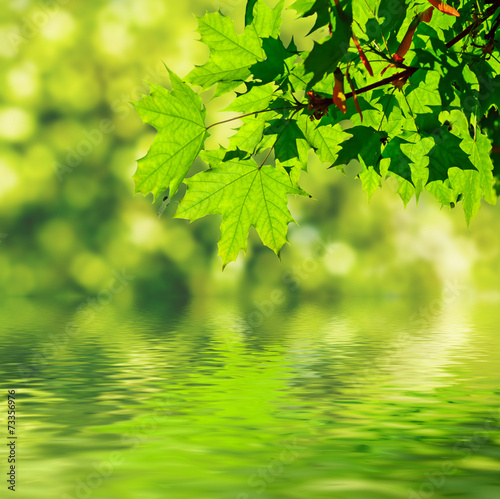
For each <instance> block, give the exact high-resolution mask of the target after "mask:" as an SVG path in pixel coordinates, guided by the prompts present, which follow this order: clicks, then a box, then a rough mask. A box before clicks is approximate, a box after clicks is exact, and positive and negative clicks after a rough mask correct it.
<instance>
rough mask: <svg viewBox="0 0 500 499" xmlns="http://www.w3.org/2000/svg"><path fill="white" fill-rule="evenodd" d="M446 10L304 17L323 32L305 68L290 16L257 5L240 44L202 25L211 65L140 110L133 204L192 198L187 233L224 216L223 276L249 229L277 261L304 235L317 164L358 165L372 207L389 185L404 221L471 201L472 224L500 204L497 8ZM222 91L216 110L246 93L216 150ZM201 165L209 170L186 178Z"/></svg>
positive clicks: (184, 205) (350, 11)
mask: <svg viewBox="0 0 500 499" xmlns="http://www.w3.org/2000/svg"><path fill="white" fill-rule="evenodd" d="M451 3H453V6H452V5H447V4H445V3H443V2H442V1H440V0H429V2H427V0H297V1H296V2H295V3H294V4H293V5H292V6H291V8H292V9H294V10H295V11H296V13H297V16H298V17H309V16H314V25H313V27H312V32H316V35H318V36H316V37H315V38H316V39H317V40H318V41H315V42H314V46H313V48H312V50H310V51H308V52H303V51H302V52H301V51H298V50H297V47H296V46H295V44H294V42H293V39H292V41H291V42H290V43H289V44H288V45H287V46H285V45H284V43H283V41H282V40H281V39H280V25H281V17H282V11H283V8H284V0H280V1H279V2H278V3H277V5H275V6H274V8H270V7H269V6H268V5H267V3H266V2H264V0H249V1H248V2H247V7H246V16H245V29H244V31H243V32H242V33H237V32H236V31H235V28H234V24H233V22H232V20H231V19H230V18H228V17H225V16H223V15H222V14H221V13H220V12H215V13H209V14H206V15H205V16H204V17H203V18H200V19H199V28H198V31H199V32H200V34H201V41H202V42H203V43H205V44H206V45H208V47H209V48H210V56H209V59H208V61H207V62H206V64H204V65H202V66H198V67H195V68H194V69H193V70H192V71H191V73H189V74H188V75H187V77H186V82H183V81H181V79H180V78H179V77H178V76H177V75H175V74H174V73H173V72H171V71H169V72H170V79H171V84H172V90H171V91H167V90H166V89H164V88H162V87H160V86H157V85H151V93H150V95H149V96H144V97H143V98H142V99H141V100H140V101H138V102H136V103H134V104H135V108H136V110H137V112H138V114H139V115H140V117H141V118H142V119H143V121H144V122H145V123H147V124H150V125H152V126H153V127H154V128H156V130H157V132H158V133H157V135H156V138H155V140H154V142H153V144H152V146H151V149H150V151H149V152H148V154H147V155H146V156H145V157H144V158H142V159H140V160H139V162H138V168H137V172H136V173H135V175H134V179H135V183H136V191H137V192H142V193H143V194H145V195H146V194H148V193H153V195H154V197H155V199H156V197H157V196H159V195H161V194H162V193H164V191H166V190H168V191H169V195H170V196H173V195H174V194H175V193H176V192H177V190H178V188H179V186H180V184H181V183H182V182H184V183H185V184H186V185H187V191H186V194H185V196H184V198H183V199H182V200H181V202H180V203H179V207H178V209H177V212H176V217H179V218H186V219H190V220H196V219H198V218H201V217H204V216H205V215H208V214H219V215H222V224H221V240H220V242H219V253H220V255H221V257H222V260H223V265H226V264H227V263H228V262H230V261H233V260H235V259H236V257H237V256H238V254H239V252H240V251H241V250H245V249H246V245H247V238H248V231H249V229H250V227H251V226H254V227H255V229H256V230H257V232H258V234H259V236H260V237H261V239H262V241H263V243H264V244H265V245H267V246H268V247H270V248H271V249H272V250H274V251H275V252H276V253H277V254H278V255H279V251H280V249H281V247H282V246H283V244H284V243H285V242H286V234H287V226H288V224H289V222H291V221H293V219H292V216H291V214H290V212H289V210H288V207H287V203H288V198H287V196H288V195H289V194H297V195H305V194H306V193H305V192H304V191H303V190H302V189H301V188H300V187H299V181H300V177H301V173H302V172H305V171H307V158H308V154H309V151H310V150H311V149H312V150H314V151H315V153H316V154H317V155H318V157H319V158H320V159H321V160H322V161H323V162H325V163H326V164H327V165H328V167H334V168H337V169H339V170H340V171H343V169H344V167H345V165H347V164H348V163H350V162H351V161H353V160H356V161H358V162H359V164H360V165H361V167H360V168H361V171H360V173H359V178H360V179H361V182H362V187H363V189H364V190H365V191H366V192H367V193H368V196H369V197H371V195H372V194H373V193H374V192H375V190H376V189H377V188H379V186H380V185H381V180H382V178H385V177H393V178H395V179H396V180H397V182H398V184H399V190H398V193H399V195H400V196H401V198H402V200H403V202H404V204H405V205H406V204H407V203H408V201H409V200H410V199H411V198H412V197H413V196H416V197H417V199H418V196H419V195H420V194H421V193H422V192H423V191H424V190H426V191H428V192H430V193H432V194H433V195H434V196H435V197H436V199H437V200H438V201H439V202H440V203H441V204H442V205H447V206H454V205H455V203H457V202H458V201H460V200H461V202H462V205H463V210H464V213H465V217H466V220H467V223H469V222H470V220H471V219H472V218H473V217H474V216H475V215H476V213H477V211H478V209H479V207H480V203H481V199H485V200H486V201H487V202H489V203H491V204H494V203H495V202H496V197H497V193H496V190H495V187H496V177H497V176H498V175H500V172H499V171H498V169H496V168H494V165H493V162H492V138H493V137H494V135H495V134H498V131H497V128H498V119H497V120H496V121H495V120H494V119H492V116H493V115H495V113H497V111H498V107H497V104H498V96H499V94H500V92H499V87H500V76H499V69H500V62H499V57H500V56H499V54H498V39H497V38H495V36H496V32H497V28H498V26H499V24H500V0H451ZM384 73H385V74H384ZM344 78H345V79H346V80H347V82H348V84H349V88H350V91H349V92H345V91H344ZM214 85H216V89H215V92H214V94H213V95H214V97H218V96H220V95H223V94H225V93H228V92H234V91H235V89H239V90H240V88H241V87H242V86H243V85H244V87H245V91H243V92H241V93H237V94H236V97H235V99H234V101H233V102H232V104H231V105H230V106H229V107H228V108H227V111H234V112H236V113H239V114H238V115H237V116H236V117H235V118H234V119H235V120H238V121H236V122H235V123H237V124H239V127H238V128H237V130H236V133H235V134H234V135H233V136H231V138H230V141H229V146H228V147H227V148H223V147H220V148H219V149H217V150H205V148H204V143H205V139H206V138H207V136H208V134H209V129H210V128H211V127H213V126H215V125H217V124H218V123H213V124H211V125H207V123H206V111H205V109H204V107H203V105H202V100H201V97H200V95H199V92H203V91H206V90H208V89H210V88H211V87H213V86H214ZM192 86H196V87H199V89H198V92H195V91H193V89H192ZM239 87H240V88H239ZM233 95H234V94H233ZM496 116H498V114H496ZM226 121H227V120H226ZM495 124H496V125H495ZM198 156H200V157H201V158H202V159H203V160H204V161H205V162H206V163H207V165H208V169H206V170H205V171H202V172H200V173H197V174H195V175H193V176H191V177H189V178H186V175H187V174H188V172H189V169H190V167H191V165H192V164H193V161H194V160H195V159H196V158H197V157H198Z"/></svg>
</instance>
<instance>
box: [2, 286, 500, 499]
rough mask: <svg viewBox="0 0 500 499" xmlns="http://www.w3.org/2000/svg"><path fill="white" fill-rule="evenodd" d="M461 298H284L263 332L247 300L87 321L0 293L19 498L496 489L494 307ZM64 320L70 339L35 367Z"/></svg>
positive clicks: (324, 497) (458, 294) (381, 498)
mask: <svg viewBox="0 0 500 499" xmlns="http://www.w3.org/2000/svg"><path fill="white" fill-rule="evenodd" d="M462 293H463V290H460V289H459V288H456V289H450V290H449V294H448V297H449V298H450V299H449V301H447V302H446V303H444V302H440V303H439V305H438V306H436V305H435V304H433V301H432V300H431V301H429V300H427V301H426V300H423V301H421V302H420V303H418V304H417V303H415V304H411V303H410V302H409V301H408V300H406V299H404V300H393V299H390V300H384V299H382V300H373V301H366V300H365V301H362V302H360V301H359V300H346V301H345V302H344V303H343V304H342V305H335V306H332V305H331V304H328V306H322V305H320V304H318V303H312V302H309V303H307V302H306V301H302V302H301V303H300V304H298V305H297V306H294V305H292V303H291V302H289V301H288V300H285V301H284V302H283V303H282V305H281V306H280V307H279V310H276V311H275V313H273V314H272V315H271V316H269V317H267V319H266V321H265V323H263V324H262V325H261V326H259V327H256V328H251V327H248V326H249V321H251V317H252V316H251V314H252V312H253V310H254V309H252V307H250V308H246V306H247V304H246V302H245V300H242V301H241V302H239V303H238V300H231V299H227V300H225V302H224V303H219V304H213V303H212V304H205V305H204V304H203V303H201V302H198V303H196V304H195V305H194V306H193V307H190V308H188V309H186V310H184V311H183V312H182V313H178V312H176V311H175V309H169V308H165V309H164V310H163V311H161V312H154V311H153V310H151V309H148V310H147V312H148V313H147V315H145V314H144V312H145V311H146V310H145V309H142V310H129V311H128V312H127V311H125V310H123V309H120V308H116V307H111V308H108V309H106V310H105V311H104V310H103V311H102V312H101V313H100V314H99V317H98V318H96V319H95V320H94V321H92V323H90V324H89V323H88V319H87V318H85V317H79V316H78V314H75V313H74V310H72V309H71V308H67V307H56V306H54V305H55V304H54V303H52V304H51V305H49V306H47V305H45V304H44V306H42V307H41V306H40V304H37V305H35V304H33V303H30V302H28V301H22V302H17V303H16V302H10V303H9V308H8V309H2V314H3V317H4V318H6V319H8V323H9V324H10V325H11V327H12V328H16V329H17V330H18V331H22V333H18V334H17V337H16V338H14V335H12V334H9V330H7V331H6V330H5V329H4V330H2V332H1V333H0V355H2V357H3V356H5V355H9V359H10V363H9V366H6V365H4V364H2V366H1V367H0V376H1V380H2V382H1V386H2V389H3V388H4V387H6V386H14V385H15V386H16V388H17V389H18V391H19V400H18V407H19V410H20V412H21V415H22V417H23V419H22V420H21V421H23V422H22V423H21V424H20V431H22V437H23V444H22V445H23V447H22V450H23V453H22V456H20V457H21V458H22V470H23V475H22V477H23V478H24V477H27V476H29V477H30V480H28V479H26V480H25V481H24V480H23V479H21V481H20V485H21V486H20V487H19V490H18V491H17V496H18V497H20V498H21V499H31V498H34V497H36V498H40V499H46V498H47V499H48V498H53V497H68V496H69V497H78V490H86V489H87V488H88V490H89V491H90V493H91V494H92V495H91V496H94V497H105V498H109V499H115V498H121V497H137V496H146V495H147V497H150V498H151V499H163V498H165V496H166V495H167V496H171V497H189V498H191V497H193V498H198V497H200V498H201V497H220V498H228V499H230V498H235V497H238V496H240V497H247V496H248V497H263V498H265V499H276V498H281V497H283V498H304V497H307V498H311V499H329V498H332V497H333V498H339V499H344V498H345V497H346V495H347V496H348V497H353V498H356V499H365V498H368V497H369V498H377V499H392V498H394V497H409V496H410V493H411V492H412V491H416V492H417V493H420V491H421V490H422V491H426V490H429V483H431V484H432V483H434V495H433V497H435V498H438V499H444V498H446V497H450V496H451V497H463V498H464V499H465V498H467V499H483V498H488V499H489V498H494V497H496V496H498V494H499V492H500V486H499V483H498V480H497V477H498V462H499V459H500V440H499V432H500V413H499V412H498V397H499V393H498V378H497V377H496V376H492V374H493V373H496V371H497V364H498V354H499V348H500V344H499V339H498V334H497V332H496V324H497V323H498V320H499V319H500V317H499V316H498V307H497V306H496V305H494V304H481V305H477V306H471V303H470V301H469V300H468V299H467V298H466V297H465V296H463V295H462ZM422 311H425V312H424V313H422ZM415 318H416V319H415ZM68 321H72V322H76V324H77V325H78V326H79V327H80V329H79V331H78V333H77V334H76V335H74V336H73V337H72V338H71V339H70V340H69V342H67V343H66V344H64V345H63V344H58V349H57V353H56V354H55V355H51V356H50V360H49V362H48V363H47V364H46V365H44V366H39V365H38V364H36V357H35V356H34V355H33V353H32V352H33V351H35V352H38V351H49V350H50V351H53V350H52V346H53V345H54V343H53V342H54V339H56V338H64V335H63V334H62V331H63V330H64V326H65V324H66V323H67V322H68ZM54 331H57V333H56V334H55V335H52V336H51V337H50V338H49V334H50V333H53V332H54ZM32 349H33V350H32ZM35 366H37V367H38V369H37V371H36V373H35V374H33V375H31V376H30V377H29V378H28V379H26V377H25V376H26V375H23V374H22V373H23V369H24V368H28V367H35ZM444 464H446V467H443V465H444ZM96 476H97V478H96ZM429 477H431V478H433V479H434V482H432V480H431V481H429ZM442 477H444V479H443V478H442ZM82 484H83V485H82ZM79 487H80V489H79ZM82 487H83V489H82ZM258 491H260V493H258ZM64 494H67V495H68V496H65V495H64Z"/></svg>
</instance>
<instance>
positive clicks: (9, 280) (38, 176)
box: [0, 0, 500, 303]
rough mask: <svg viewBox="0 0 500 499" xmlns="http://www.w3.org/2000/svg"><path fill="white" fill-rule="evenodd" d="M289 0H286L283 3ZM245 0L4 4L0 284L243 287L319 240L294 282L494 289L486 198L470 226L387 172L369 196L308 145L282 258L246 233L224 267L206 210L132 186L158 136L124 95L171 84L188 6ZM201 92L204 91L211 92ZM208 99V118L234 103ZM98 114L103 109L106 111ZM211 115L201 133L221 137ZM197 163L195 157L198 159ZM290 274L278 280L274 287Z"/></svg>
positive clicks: (137, 293)
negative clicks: (198, 213)
mask: <svg viewBox="0 0 500 499" xmlns="http://www.w3.org/2000/svg"><path fill="white" fill-rule="evenodd" d="M291 3H293V2H292V1H289V2H288V5H289V4H291ZM244 4H245V2H244V1H243V0H226V1H222V2H216V1H203V0H190V1H183V2H174V1H172V0H166V1H160V0H143V1H140V2H139V1H138V0H122V1H104V0H92V1H90V2H74V1H69V0H59V1H56V0H54V1H53V2H49V1H47V2H45V3H43V2H35V1H29V0H8V1H7V2H6V4H5V2H4V5H3V8H2V12H1V14H0V20H1V27H0V82H1V88H2V91H1V101H0V234H3V236H2V239H1V243H0V244H1V245H0V283H1V292H2V294H3V295H40V294H44V295H50V296H56V295H60V296H63V297H65V298H68V297H71V296H80V295H82V294H83V295H89V294H95V293H97V292H98V291H99V290H101V289H103V288H105V287H106V285H107V282H109V280H110V278H111V276H112V272H113V270H121V269H124V268H126V269H127V271H128V272H129V273H130V274H132V275H134V276H135V277H136V280H135V285H134V286H133V287H129V288H128V289H127V290H126V291H125V292H124V293H121V294H120V296H118V297H117V300H120V301H121V302H123V303H133V302H139V303H141V302H151V301H155V300H156V301H158V302H161V301H162V300H164V298H165V296H166V295H168V294H171V293H175V294H184V295H189V293H195V294H196V293H201V294H205V295H206V294H218V293H223V294H224V293H231V294H233V293H235V292H240V291H241V292H243V293H249V288H250V287H251V285H252V284H256V285H257V287H262V286H263V287H264V288H273V287H275V286H277V285H279V286H283V280H284V279H285V280H286V277H285V274H286V273H287V272H292V273H293V272H296V271H297V270H300V268H301V266H303V265H304V261H305V258H307V257H308V255H310V254H312V252H313V250H314V245H315V244H316V243H317V241H318V240H320V239H321V240H323V241H326V242H327V243H328V244H329V245H330V246H329V249H330V251H329V253H328V255H327V256H326V257H324V258H323V257H322V258H320V259H319V260H318V261H317V264H318V265H317V268H315V270H314V272H310V273H309V275H308V277H309V278H308V279H306V280H304V282H303V283H302V285H301V286H300V290H305V291H307V292H312V291H313V290H317V291H318V292H319V293H323V292H324V291H325V290H326V289H331V290H332V291H334V292H340V293H342V292H347V293H356V294H372V293H389V294H420V293H426V292H433V290H439V289H440V288H441V285H442V284H443V283H444V282H445V281H446V280H450V279H455V278H457V277H458V278H460V280H461V281H462V282H466V283H467V284H468V285H471V286H474V287H476V288H477V289H479V290H481V291H483V292H486V293H488V294H489V295H491V293H497V292H498V284H497V281H498V279H497V276H498V275H499V274H498V271H499V265H500V259H499V258H498V247H499V244H498V243H499V238H500V230H499V229H500V222H499V217H498V216H497V215H498V208H497V207H491V206H486V205H485V206H484V207H483V209H482V210H481V211H480V214H479V216H478V217H477V219H476V220H474V221H473V223H472V226H471V229H470V231H469V230H468V229H467V227H466V224H465V221H464V217H463V214H462V212H461V207H460V205H459V206H458V207H457V208H455V209H453V210H448V209H445V210H440V208H439V206H438V205H437V204H436V203H435V202H434V201H432V200H431V199H428V198H427V197H425V196H424V197H422V198H421V200H420V203H419V206H418V207H417V206H416V205H415V202H412V203H410V205H409V206H408V207H407V208H406V209H404V207H403V205H402V203H401V201H400V199H399V198H398V196H397V194H395V189H394V186H393V185H392V184H391V183H390V182H388V183H386V184H384V186H383V188H382V190H380V191H379V192H377V193H376V194H375V195H374V197H373V199H372V200H371V202H370V203H369V204H368V202H367V199H366V195H365V194H364V193H363V192H362V191H361V188H360V185H359V181H358V180H357V179H354V178H353V175H350V176H349V175H347V176H343V175H342V174H340V173H338V172H335V171H332V170H326V168H325V167H324V166H322V165H321V164H319V162H318V160H317V159H316V158H315V156H314V154H312V153H311V161H310V172H309V174H304V177H303V180H302V182H303V185H304V187H305V188H306V189H307V190H308V191H309V192H310V193H311V194H312V195H313V197H314V198H315V199H314V200H306V199H291V201H290V204H291V208H292V212H293V215H294V218H295V219H296V220H297V221H298V223H299V224H300V226H299V227H297V226H291V227H290V241H291V246H287V247H285V248H284V250H283V252H282V261H281V263H280V262H279V260H278V259H277V258H276V257H275V256H274V254H272V252H271V251H270V250H268V249H267V248H263V247H262V246H261V243H260V242H259V241H258V237H257V236H256V235H255V234H252V235H251V237H250V239H251V241H250V245H249V251H248V255H247V256H246V257H244V256H243V255H240V257H239V259H238V261H237V262H236V263H235V264H231V265H229V266H228V268H227V269H226V270H225V271H224V273H221V262H220V259H219V258H218V256H217V246H216V243H217V240H218V236H219V229H218V224H219V222H220V221H219V220H217V218H216V217H209V218H207V219H204V220H201V221H198V222H196V223H194V224H192V225H189V224H188V223H187V222H186V221H183V220H172V219H171V216H172V215H173V213H174V211H175V207H176V202H175V199H174V202H172V204H171V205H170V206H169V207H168V208H167V210H166V211H165V213H164V214H163V216H162V217H161V218H158V216H157V211H158V208H159V205H156V206H155V205H152V199H151V197H148V198H144V197H142V195H138V196H134V195H133V189H134V185H133V181H132V179H131V176H132V174H133V173H134V171H135V168H136V166H135V161H136V160H137V158H139V157H141V156H143V155H144V154H145V153H146V151H147V149H148V147H149V145H150V143H151V141H152V140H153V137H154V130H153V129H151V128H149V127H147V126H144V125H143V124H142V123H141V121H140V119H139V118H138V116H137V115H136V114H135V111H134V110H133V108H132V106H131V105H130V104H129V102H130V101H133V100H137V99H139V98H140V96H141V94H145V93H147V92H148V90H147V88H148V87H147V85H146V83H145V80H147V81H151V82H155V83H160V84H163V85H166V86H168V84H169V82H168V78H167V72H166V70H165V69H164V66H163V63H165V64H168V66H169V67H170V68H172V69H173V70H174V71H176V72H177V73H178V74H179V75H180V76H181V77H182V76H184V75H186V74H187V73H188V72H189V71H190V69H191V68H192V66H193V64H195V63H198V64H201V63H203V62H204V60H205V59H206V57H207V50H206V48H205V47H204V46H203V45H202V44H201V43H199V42H198V41H197V38H198V35H197V34H196V32H195V29H196V26H197V23H196V19H195V17H194V15H198V16H201V15H203V13H204V12H205V11H207V10H209V11H214V10H216V9H217V8H220V9H221V11H222V12H223V13H224V14H227V15H231V16H233V17H234V19H235V21H236V25H237V28H239V29H241V28H242V26H243V9H244ZM309 25H310V22H309V21H307V20H302V21H301V22H296V21H294V12H293V11H288V12H287V13H286V15H285V22H284V27H283V37H284V38H285V39H289V38H290V36H291V35H292V33H293V34H294V36H295V38H296V41H297V43H298V44H299V47H302V48H308V47H310V46H311V44H312V41H311V39H305V37H304V34H305V33H306V31H307V27H308V26H309ZM210 93H211V92H208V95H205V96H204V98H205V100H206V101H207V100H208V99H209V97H210ZM230 98H231V97H224V98H219V99H215V100H214V101H212V102H211V103H210V104H209V118H208V119H209V120H210V121H211V122H213V121H216V119H220V118H219V116H220V117H222V118H227V117H228V116H232V115H230V114H228V113H225V114H224V113H223V114H222V115H219V116H217V118H216V114H217V111H218V110H219V109H222V108H223V107H225V106H226V105H227V102H228V99H229V100H230ZM103 120H106V121H103ZM229 126H230V125H228V126H227V127H226V128H223V127H220V128H219V127H217V129H216V133H214V134H213V135H212V137H211V138H210V145H211V146H213V147H216V146H217V142H219V143H222V144H225V143H227V138H228V134H229V133H231V129H230V128H229ZM201 167H202V164H201V162H200V163H197V164H196V165H195V167H194V170H195V171H196V169H197V168H198V169H199V168H201ZM285 287H286V286H285Z"/></svg>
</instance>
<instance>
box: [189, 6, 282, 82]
mask: <svg viewBox="0 0 500 499" xmlns="http://www.w3.org/2000/svg"><path fill="white" fill-rule="evenodd" d="M283 2H284V0H281V1H280V3H279V4H278V5H277V6H276V7H275V8H274V9H270V8H269V7H268V6H267V5H266V4H265V3H264V2H263V0H258V1H257V2H256V3H255V5H254V6H253V11H252V22H251V23H250V24H248V25H247V26H246V27H245V30H244V31H243V33H241V34H238V33H236V30H235V29H234V23H233V21H232V20H231V19H230V18H229V17H226V16H223V15H222V14H221V13H220V12H213V13H209V14H206V15H205V16H204V17H201V18H199V25H198V31H199V33H200V34H201V41H202V42H203V43H204V44H205V45H207V46H208V47H209V49H210V56H209V59H208V61H207V62H206V64H204V65H202V66H197V67H195V68H194V69H193V70H192V71H191V73H189V75H188V77H187V80H188V81H189V82H190V83H193V84H195V85H200V86H201V87H202V88H203V89H207V88H210V87H211V86H212V85H213V84H214V83H218V82H222V81H233V80H240V81H244V80H246V79H247V78H248V77H249V76H250V69H249V68H250V66H252V65H253V64H255V63H256V62H257V61H259V60H263V59H264V58H265V53H264V51H263V49H262V38H265V37H269V36H277V35H278V33H279V27H280V24H281V11H282V9H283ZM234 88H235V87H234Z"/></svg>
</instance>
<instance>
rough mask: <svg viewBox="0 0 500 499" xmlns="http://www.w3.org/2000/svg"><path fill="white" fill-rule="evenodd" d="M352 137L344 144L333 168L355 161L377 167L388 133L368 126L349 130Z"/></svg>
mask: <svg viewBox="0 0 500 499" xmlns="http://www.w3.org/2000/svg"><path fill="white" fill-rule="evenodd" d="M348 133H349V135H351V137H350V138H349V139H348V140H346V141H344V142H342V144H341V147H342V149H341V151H340V152H339V154H338V156H337V159H336V160H335V162H334V164H333V165H332V166H337V165H347V164H348V163H349V162H350V161H352V160H353V159H358V160H359V161H360V162H361V160H363V163H364V164H366V167H367V168H368V167H369V166H373V167H375V166H376V165H377V164H378V162H379V160H380V158H381V149H382V140H383V139H385V138H386V137H387V133H385V132H383V131H378V130H375V129H373V128H371V127H366V126H355V127H354V128H350V129H349V130H348Z"/></svg>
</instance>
